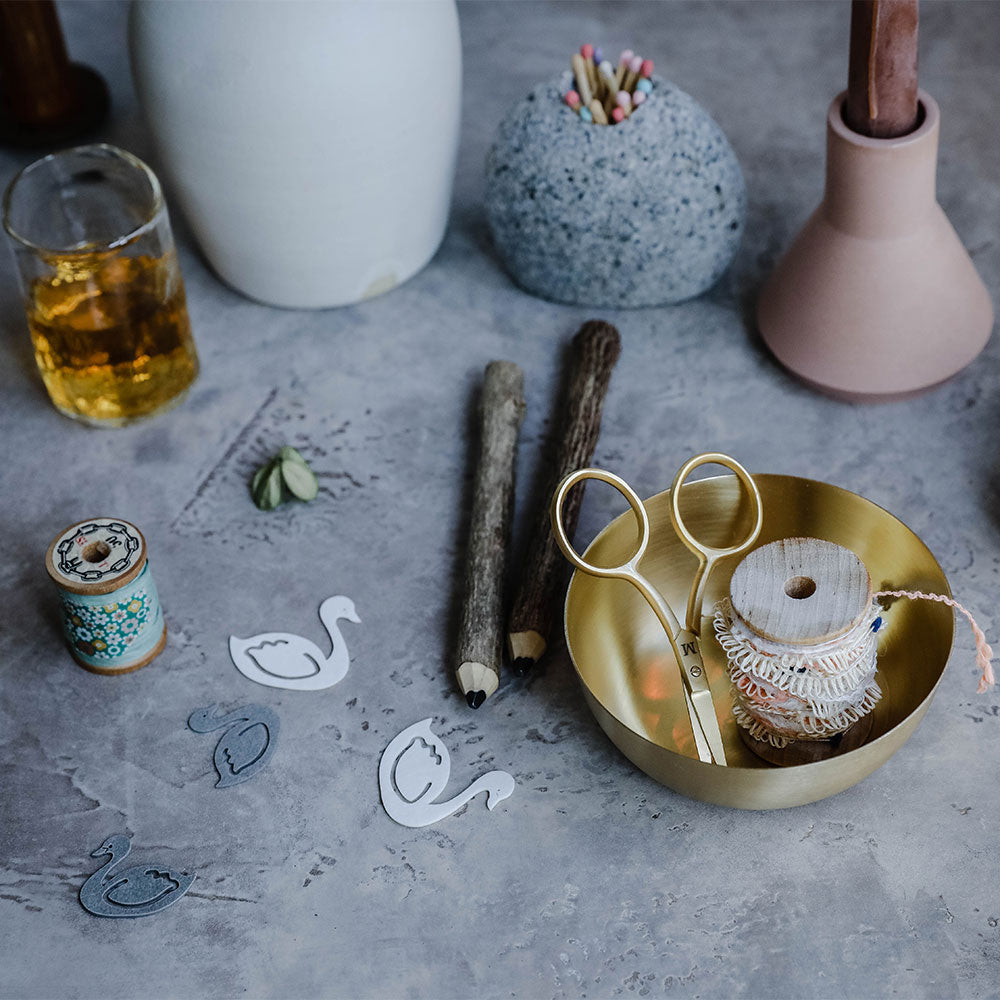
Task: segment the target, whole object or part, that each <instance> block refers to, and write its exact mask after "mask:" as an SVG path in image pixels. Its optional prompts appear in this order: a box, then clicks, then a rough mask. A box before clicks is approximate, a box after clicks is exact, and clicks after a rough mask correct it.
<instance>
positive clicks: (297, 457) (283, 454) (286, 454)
mask: <svg viewBox="0 0 1000 1000" xmlns="http://www.w3.org/2000/svg"><path fill="white" fill-rule="evenodd" d="M278 457H279V458H280V459H281V460H282V461H283V462H284V461H287V460H291V461H293V462H298V463H299V464H300V465H304V466H305V467H306V468H307V469H308V468H309V463H308V462H307V461H306V460H305V459H304V458H303V457H302V455H301V453H300V452H298V451H296V449H295V448H293V447H292V446H291V445H289V444H286V445H285V447H284V448H282V449H281V451H280V452H279V453H278Z"/></svg>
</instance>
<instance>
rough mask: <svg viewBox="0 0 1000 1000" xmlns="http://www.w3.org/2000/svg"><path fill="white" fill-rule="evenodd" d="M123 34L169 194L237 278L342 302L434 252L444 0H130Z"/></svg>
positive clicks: (451, 154)
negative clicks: (127, 25)
mask: <svg viewBox="0 0 1000 1000" xmlns="http://www.w3.org/2000/svg"><path fill="white" fill-rule="evenodd" d="M130 44H131V53H132V71H133V77H134V79H135V86H136V91H137V93H138V95H139V100H140V103H141V105H142V107H143V109H144V111H145V114H146V118H147V120H148V122H149V125H150V128H151V129H152V131H153V135H154V138H155V141H156V145H157V150H158V153H159V157H160V163H161V165H162V167H163V170H164V172H165V173H166V175H167V179H168V183H169V185H170V188H171V193H172V197H173V198H174V199H176V200H177V201H178V202H179V204H180V207H181V209H182V210H183V211H184V213H185V215H186V216H187V219H188V222H189V223H190V226H191V228H192V230H193V231H194V234H195V237H196V238H197V240H198V242H199V244H200V245H201V248H202V250H203V251H204V253H205V256H206V257H207V258H208V260H209V261H210V262H211V264H212V266H213V267H214V268H215V270H216V271H217V272H218V274H219V275H220V277H222V278H223V280H225V281H226V282H227V283H229V284H230V285H232V286H233V287H234V288H235V289H237V290H238V291H240V292H242V293H243V294H245V295H247V296H249V297H251V298H253V299H257V300H259V301H262V302H266V303H269V304H272V305H277V306H287V307H293V308H297V307H304V308H324V307H328V306H338V305H345V304H348V303H351V302H357V301H359V300H360V299H364V298H367V297H370V296H372V295H377V294H379V293H381V292H385V291H388V290H389V289H390V288H392V287H394V286H395V285H397V284H399V283H400V282H402V281H405V280H406V279H407V278H409V277H411V276H412V275H413V274H415V273H416V272H417V271H419V270H420V269H421V268H422V267H423V266H424V265H425V264H426V263H427V262H428V261H429V260H430V259H431V257H432V256H433V255H434V253H435V251H436V250H437V248H438V246H439V245H440V243H441V239H442V237H443V236H444V229H445V225H446V223H447V220H448V210H449V206H450V203H451V186H452V179H453V176H454V170H455V155H456V151H457V147H458V131H459V119H460V111H461V42H460V38H459V31H458V15H457V12H456V8H455V3H454V0H305V2H303V0H283V2H276V0H262V2H253V3H207V2H204V0H138V2H135V3H133V6H132V10H131V18H130Z"/></svg>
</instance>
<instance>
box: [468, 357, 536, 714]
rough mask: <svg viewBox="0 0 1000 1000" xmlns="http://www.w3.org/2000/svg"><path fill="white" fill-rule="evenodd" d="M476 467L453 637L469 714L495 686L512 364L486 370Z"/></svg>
mask: <svg viewBox="0 0 1000 1000" xmlns="http://www.w3.org/2000/svg"><path fill="white" fill-rule="evenodd" d="M480 409H481V423H480V426H481V435H480V444H479V461H478V463H477V466H476V479H475V491H474V494H473V498H472V524H471V528H470V532H469V546H468V553H467V555H466V563H465V605H464V607H463V608H462V622H461V626H460V628H459V636H458V655H459V657H460V658H461V666H459V668H458V670H457V671H456V676H457V677H458V686H459V688H460V689H461V691H462V694H464V695H465V699H466V701H468V703H469V705H470V706H471V707H472V708H479V706H480V705H481V704H482V703H483V702H484V701H485V700H486V699H487V698H488V697H489V696H490V695H491V694H492V693H493V692H494V691H495V690H496V689H497V685H498V684H499V683H500V657H501V647H502V644H503V581H504V567H505V565H506V561H507V548H508V541H509V538H510V519H511V511H512V507H513V503H514V467H515V461H516V459H517V434H518V430H519V429H520V427H521V421H522V420H523V419H524V374H523V372H522V371H521V369H520V368H518V366H517V365H515V364H514V363H513V362H511V361H491V362H490V363H489V364H488V365H487V366H486V374H485V377H484V380H483V396H482V403H481V408H480Z"/></svg>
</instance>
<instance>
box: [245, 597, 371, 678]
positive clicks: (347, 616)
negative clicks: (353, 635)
mask: <svg viewBox="0 0 1000 1000" xmlns="http://www.w3.org/2000/svg"><path fill="white" fill-rule="evenodd" d="M319 618H320V621H321V622H322V623H323V625H324V626H325V627H326V630H327V632H328V633H329V635H330V642H331V643H332V644H333V648H332V649H331V651H330V655H329V656H325V655H324V654H323V653H322V652H320V649H319V647H318V646H317V645H316V644H315V643H314V642H310V641H309V640H308V639H303V638H302V636H300V635H293V634H292V633H290V632H262V633H261V634H260V635H255V636H253V637H252V638H250V639H239V638H237V637H236V636H235V635H231V636H230V637H229V655H230V656H231V657H232V658H233V663H234V664H235V665H236V669H237V670H239V672H240V673H241V674H243V676H244V677H246V678H247V679H248V680H251V681H256V682H257V683H258V684H266V685H267V686H268V687H276V688H286V689H288V690H289V691H319V690H321V689H322V688H328V687H333V685H334V684H336V683H337V681H339V680H343V677H344V675H345V674H346V673H347V668H348V667H349V666H350V663H351V658H350V656H349V655H348V652H347V646H346V644H345V643H344V637H343V636H342V635H341V634H340V627H339V626H338V625H337V622H338V621H339V620H340V619H344V620H346V621H349V622H354V623H355V624H356V625H360V624H361V619H360V618H359V617H358V613H357V612H356V611H355V610H354V602H353V601H352V600H351V599H350V598H349V597H328V598H327V599H326V600H325V601H324V602H323V603H322V604H321V605H320V606H319Z"/></svg>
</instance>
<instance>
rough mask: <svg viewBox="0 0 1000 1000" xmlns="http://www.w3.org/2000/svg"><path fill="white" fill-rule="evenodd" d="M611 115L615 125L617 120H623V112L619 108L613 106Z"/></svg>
mask: <svg viewBox="0 0 1000 1000" xmlns="http://www.w3.org/2000/svg"><path fill="white" fill-rule="evenodd" d="M611 117H612V118H613V119H614V122H615V124H616V125H617V124H618V123H619V122H621V121H624V119H625V112H624V111H622V109H621V108H615V109H614V111H612V112H611Z"/></svg>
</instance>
